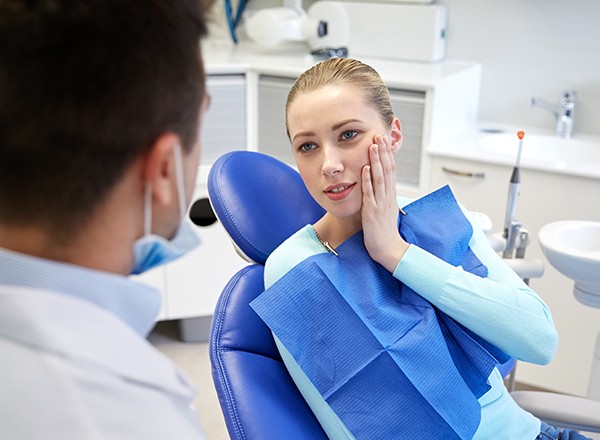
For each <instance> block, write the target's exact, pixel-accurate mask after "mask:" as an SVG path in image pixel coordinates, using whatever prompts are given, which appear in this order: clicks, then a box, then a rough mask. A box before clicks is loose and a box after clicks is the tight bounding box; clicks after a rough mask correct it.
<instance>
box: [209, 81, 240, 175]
mask: <svg viewBox="0 0 600 440" xmlns="http://www.w3.org/2000/svg"><path fill="white" fill-rule="evenodd" d="M206 90H207V92H208V94H209V95H210V105H209V107H208V110H207V111H206V113H205V115H204V120H203V122H202V127H201V131H200V136H201V137H200V139H201V146H202V150H201V153H200V160H201V162H202V163H203V164H211V163H213V162H214V161H215V160H216V159H217V158H218V157H219V156H221V155H223V154H224V153H226V152H228V151H232V150H244V149H246V80H245V77H244V75H209V76H208V77H207V78H206Z"/></svg>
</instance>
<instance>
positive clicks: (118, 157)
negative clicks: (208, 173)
mask: <svg viewBox="0 0 600 440" xmlns="http://www.w3.org/2000/svg"><path fill="white" fill-rule="evenodd" d="M205 8H206V7H203V6H202V5H201V3H200V2H199V1H198V0H0V222H2V223H5V224H11V225H20V224H24V225H32V226H38V227H43V228H45V229H46V230H49V231H56V232H57V233H60V231H61V230H62V231H64V230H70V231H71V232H75V230H74V229H76V228H77V227H78V226H80V225H81V223H83V222H85V221H86V220H87V218H88V216H89V215H93V211H94V207H95V206H96V205H97V204H98V203H100V202H102V201H103V200H104V198H105V197H106V195H107V194H108V193H109V191H110V189H111V188H113V187H114V185H115V184H116V183H117V182H118V181H119V179H120V178H121V177H122V176H123V175H124V171H125V170H126V169H127V167H128V166H130V165H131V164H132V163H133V161H134V160H135V159H136V158H137V157H139V155H141V154H143V153H144V152H145V151H146V150H147V149H148V148H149V147H150V146H151V145H152V143H153V141H155V140H156V139H157V137H159V136H160V135H161V134H163V133H165V132H174V133H176V134H178V135H179V136H180V138H181V141H182V147H183V148H184V149H187V150H189V149H190V148H191V147H192V145H193V144H194V142H195V140H196V138H197V135H198V133H197V132H198V118H199V109H200V105H201V102H202V99H203V97H204V93H205V90H204V87H205V83H204V67H203V63H202V57H201V54H200V39H201V38H202V37H204V36H205V35H206V33H207V24H206V19H205V12H204V11H205Z"/></svg>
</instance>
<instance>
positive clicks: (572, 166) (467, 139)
mask: <svg viewBox="0 0 600 440" xmlns="http://www.w3.org/2000/svg"><path fill="white" fill-rule="evenodd" d="M520 130H522V131H524V132H525V137H524V138H523V147H522V148H523V152H525V150H526V149H527V143H528V140H529V141H530V142H532V141H534V140H535V141H537V139H536V137H537V136H539V137H543V138H550V139H552V138H553V133H552V131H551V130H549V129H548V130H543V129H541V128H539V127H516V126H513V125H507V124H499V123H493V122H480V123H478V124H477V125H475V126H474V127H472V128H470V129H468V130H466V131H464V132H462V133H459V134H457V135H456V136H453V137H452V138H450V139H447V140H446V141H444V142H441V143H439V144H437V145H430V146H428V148H427V152H428V154H430V155H432V156H440V157H448V158H456V159H462V160H470V161H477V162H484V163H491V164H498V165H508V166H511V167H512V166H514V165H515V163H516V160H517V157H516V154H515V155H509V154H500V153H497V152H494V151H491V150H489V149H486V148H484V147H482V146H481V139H482V137H484V136H486V135H494V134H500V133H505V134H507V136H508V139H509V141H510V135H511V134H513V133H514V141H510V142H514V145H510V146H511V147H514V148H515V149H516V148H518V143H519V139H518V137H517V132H518V131H520ZM538 139H539V138H538ZM557 141H558V143H559V144H560V146H561V148H560V149H554V148H549V149H548V150H547V151H544V150H540V153H539V154H538V153H537V151H536V152H535V154H533V153H529V154H526V153H527V152H526V153H522V156H521V163H520V167H521V168H524V169H533V170H539V171H546V172H550V173H556V174H566V175H572V176H580V177H589V178H593V179H600V136H588V135H584V134H578V133H575V134H574V135H573V137H572V138H571V139H570V140H564V139H561V140H558V139H557ZM579 141H582V142H579ZM536 143H537V142H536ZM581 143H585V145H580V144H581ZM582 157H585V158H586V160H581V159H578V158H582Z"/></svg>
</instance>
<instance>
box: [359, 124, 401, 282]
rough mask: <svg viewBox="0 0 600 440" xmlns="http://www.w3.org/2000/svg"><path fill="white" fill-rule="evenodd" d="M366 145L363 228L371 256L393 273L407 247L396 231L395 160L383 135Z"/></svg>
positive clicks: (363, 172)
mask: <svg viewBox="0 0 600 440" xmlns="http://www.w3.org/2000/svg"><path fill="white" fill-rule="evenodd" d="M374 142H375V143H374V144H372V145H371V146H370V147H369V160H370V165H366V166H365V167H364V168H363V170H362V192H363V197H362V199H363V200H362V211H361V216H362V227H363V233H364V237H365V247H366V248H367V251H368V252H369V255H370V256H371V258H373V259H374V260H375V261H377V262H378V263H379V264H381V265H382V266H383V267H385V268H386V269H387V270H389V271H390V272H393V271H394V269H395V268H396V266H397V265H398V262H399V261H400V260H401V259H402V256H403V255H404V253H405V252H406V250H407V249H408V244H407V243H406V242H405V241H404V240H403V239H402V237H401V236H400V233H399V232H398V212H399V211H398V203H397V201H396V163H395V162H394V155H393V152H392V148H391V145H390V141H389V139H388V138H387V137H386V136H382V135H377V136H375V138H374Z"/></svg>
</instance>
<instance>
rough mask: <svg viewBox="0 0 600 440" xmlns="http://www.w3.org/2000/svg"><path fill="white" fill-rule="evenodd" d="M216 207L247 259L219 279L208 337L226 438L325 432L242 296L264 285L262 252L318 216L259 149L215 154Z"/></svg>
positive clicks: (290, 174) (284, 169)
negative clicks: (220, 286) (219, 290)
mask: <svg viewBox="0 0 600 440" xmlns="http://www.w3.org/2000/svg"><path fill="white" fill-rule="evenodd" d="M208 194H209V198H210V201H211V204H212V206H213V209H214V211H215V214H216V215H217V217H218V218H219V220H220V221H221V223H222V224H223V226H224V228H225V230H226V231H227V233H228V234H229V236H230V237H232V239H233V241H234V243H235V245H236V246H237V248H238V250H239V251H240V253H242V254H243V255H244V256H246V258H248V259H250V260H252V261H254V262H255V263H254V264H251V265H249V266H247V267H245V268H243V269H241V270H240V271H239V272H238V273H237V274H235V275H234V276H233V278H232V279H231V280H230V281H229V283H228V284H227V285H226V286H225V288H224V290H223V293H222V294H221V296H220V298H219V301H218V303H217V306H216V310H215V314H214V318H213V322H212V327H211V332H210V333H211V337H210V359H211V364H212V375H213V381H214V383H215V387H216V390H217V395H218V398H219V403H220V405H221V409H222V412H223V415H224V417H225V422H226V424H227V429H228V431H229V435H230V437H231V438H232V439H250V440H252V439H260V440H270V439H273V440H275V439H277V440H280V439H286V440H296V439H297V440H304V439H326V438H327V437H326V435H325V433H324V432H323V430H322V429H321V426H320V425H319V423H318V421H317V420H316V418H315V417H314V415H313V413H312V412H311V410H310V408H309V407H308V405H307V404H306V402H305V401H304V399H303V398H302V396H301V395H300V393H299V391H298V389H297V388H296V386H295V384H294V382H293V381H292V379H291V377H290V376H289V374H288V372H287V370H286V368H285V365H284V364H283V362H282V360H281V357H280V356H279V352H278V351H277V347H276V346H275V342H274V340H273V337H272V335H271V331H270V330H269V328H268V327H267V326H266V325H265V324H264V323H263V321H262V320H261V319H260V318H259V316H258V315H257V314H256V313H255V312H254V310H252V308H251V307H250V305H249V303H250V302H251V301H252V300H253V299H254V298H255V297H256V296H258V295H259V294H260V293H262V291H263V290H264V284H263V269H264V266H263V265H264V263H265V261H266V259H267V257H268V256H269V254H270V253H271V252H272V251H273V250H274V249H275V248H276V247H277V246H279V244H280V243H281V242H283V241H284V240H285V239H286V238H287V237H289V236H290V235H291V234H293V233H294V232H295V231H297V230H298V229H300V228H302V227H303V226H305V225H306V224H309V223H314V222H315V221H316V220H318V219H319V218H320V217H321V216H323V214H324V211H323V209H322V208H321V207H320V206H319V205H318V204H317V203H316V202H315V201H314V200H313V198H312V197H311V196H310V194H309V193H308V192H307V190H306V188H305V186H304V184H303V183H302V180H301V178H300V175H299V174H298V173H297V172H296V171H295V170H294V169H293V168H291V167H289V166H288V165H285V164H283V163H282V162H279V161H278V160H276V159H274V158H272V157H270V156H266V155H263V154H260V153H255V152H248V151H237V152H231V153H228V154H226V155H224V156H222V157H221V158H219V159H218V160H217V161H216V162H215V164H214V165H213V167H212V168H211V172H210V174H209V177H208Z"/></svg>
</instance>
